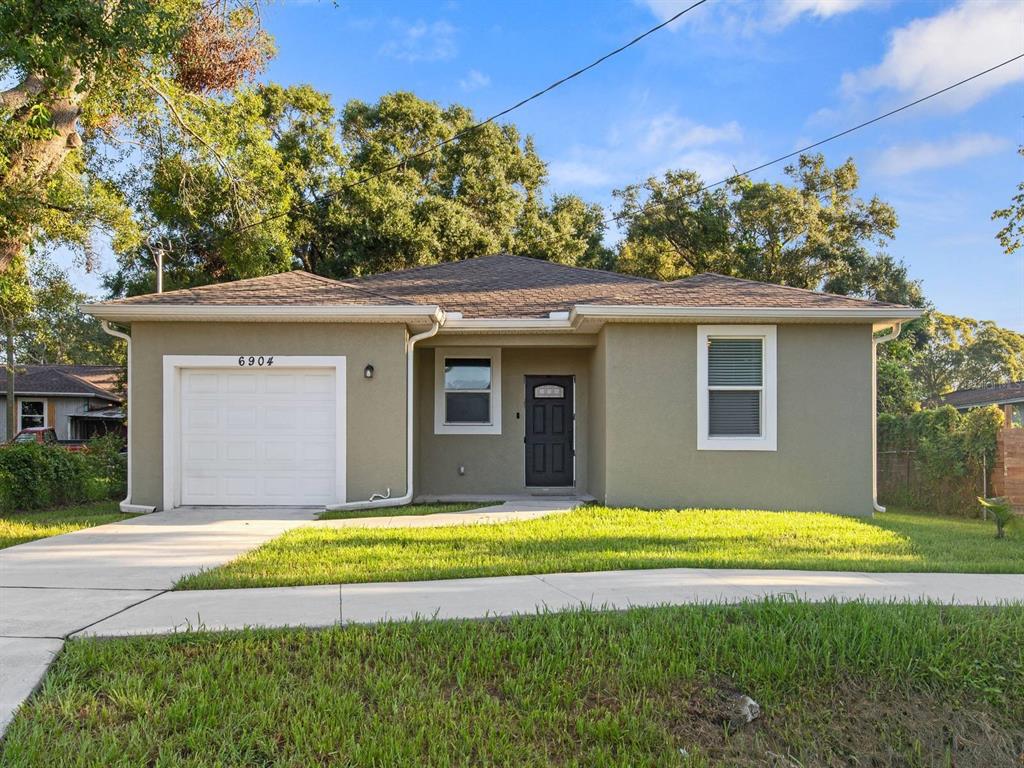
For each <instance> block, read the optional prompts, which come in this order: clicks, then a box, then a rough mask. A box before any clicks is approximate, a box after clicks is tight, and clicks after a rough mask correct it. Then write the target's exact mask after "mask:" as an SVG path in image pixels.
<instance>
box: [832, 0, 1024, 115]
mask: <svg viewBox="0 0 1024 768" xmlns="http://www.w3.org/2000/svg"><path fill="white" fill-rule="evenodd" d="M1021 30H1022V13H1021V5H1020V4H1019V3H1017V2H988V1H987V0H969V1H965V2H961V3H960V4H959V5H956V6H954V7H952V8H949V9H947V10H945V11H943V12H942V13H939V14H938V15H936V16H932V17H929V18H925V19H915V20H914V21H912V22H910V23H909V24H907V25H906V26H904V27H900V28H899V29H896V30H893V32H892V33H891V35H890V39H889V48H888V50H887V51H886V54H885V56H884V58H883V59H882V61H881V62H880V63H879V64H878V65H877V66H874V67H868V68H866V69H862V70H859V71H857V72H852V73H847V74H846V75H844V76H843V91H844V93H845V94H846V95H847V96H848V97H853V98H856V97H859V96H862V95H864V94H868V93H872V92H875V91H880V90H886V89H888V90H895V91H898V92H900V93H903V94H906V95H908V96H911V97H914V96H924V95H925V94H928V93H931V92H932V91H937V90H939V89H940V88H943V87H945V86H947V85H950V84H952V83H955V82H956V81H958V80H962V79H963V78H965V77H967V76H969V75H973V74H975V73H976V72H980V71H981V70H983V69H987V68H988V67H991V66H993V65H994V64H998V63H1000V62H1001V61H1004V60H1006V59H1009V58H1010V57H1011V56H1014V55H1016V54H1019V53H1021V52H1022V50H1024V35H1022V34H1021ZM1020 80H1024V61H1018V62H1015V63H1013V64H1010V65H1009V66H1006V67H1003V68H1002V69H999V70H996V71H995V72H992V73H990V74H988V75H985V76H984V77H981V78H979V79H977V80H975V81H973V82H971V83H969V84H967V85H964V86H961V87H959V88H957V89H956V90H955V91H952V92H950V93H949V94H948V95H944V96H941V97H939V99H941V100H942V104H943V105H945V107H946V108H947V109H951V110H954V111H955V110H962V109H966V108H967V107H970V106H972V105H973V104H976V103H977V102H979V101H981V100H982V99H984V98H985V97H987V96H988V95H990V94H991V93H994V92H995V91H997V90H998V89H1000V88H1002V87H1004V86H1006V85H1008V84H1010V83H1013V82H1018V81H1020Z"/></svg>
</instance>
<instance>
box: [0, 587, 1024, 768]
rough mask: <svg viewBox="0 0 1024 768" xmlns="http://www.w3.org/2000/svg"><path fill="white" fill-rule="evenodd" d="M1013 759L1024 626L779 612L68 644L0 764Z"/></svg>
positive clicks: (844, 612)
mask: <svg viewBox="0 0 1024 768" xmlns="http://www.w3.org/2000/svg"><path fill="white" fill-rule="evenodd" d="M737 694H744V695H749V696H751V697H753V698H754V699H755V700H756V701H757V702H758V703H759V704H760V706H761V717H760V718H759V719H757V720H755V721H754V722H753V723H751V724H749V725H743V726H742V727H741V726H739V725H733V726H731V725H729V724H728V722H729V720H730V715H731V708H732V704H731V700H732V697H733V696H735V695H737ZM1022 744H1024V608H1020V607H1014V608H1001V609H997V610H995V609H985V608H942V607H938V606H934V605H920V604H918V605H899V606H896V605H873V606H872V605H865V604H861V603H850V604H845V605H841V604H836V603H825V604H821V605H808V604H805V603H795V602H787V601H768V602H766V603H760V604H754V603H750V604H745V605H740V606H731V607H728V606H711V607H708V606H704V607H701V606H687V607H678V608H647V609H636V610H632V611H627V612H621V613H615V612H613V613H596V612H575V613H567V614H558V615H544V616H533V617H523V618H516V619H508V620H496V621H462V622H411V623H404V624H403V623H394V624H384V625H380V626H375V627H360V626H352V627H347V628H336V629H331V630H320V631H314V630H307V631H303V630H288V631H284V630H282V631H247V632H238V633H221V634H208V633H194V634H193V633H185V634H179V635H173V636H170V637H140V638H129V639H119V640H108V641H97V640H73V641H71V642H69V643H68V644H67V646H66V648H65V651H64V652H63V654H62V655H61V656H60V657H59V658H58V659H57V661H56V663H55V664H54V666H53V668H52V669H51V670H50V672H49V673H48V675H47V677H46V679H45V681H44V682H43V685H42V687H41V688H40V690H39V691H38V692H37V693H36V694H35V695H34V696H33V698H32V699H30V700H29V702H28V703H27V704H26V706H24V707H23V708H22V709H21V711H20V712H19V714H18V715H17V717H16V718H15V720H14V722H13V724H12V725H11V727H10V730H9V731H8V733H7V736H6V739H5V740H4V742H3V745H2V747H0V750H2V751H0V764H3V765H5V766H11V768H14V767H16V766H17V767H22V766H70V765H78V766H99V765H102V766H141V765H151V766H183V767H189V766H257V765H258V766H282V767H283V766H327V765H331V766H334V765H338V766H418V765H430V766H436V767H439V768H442V767H444V766H456V765H458V766H469V765H473V766H475V765H491V766H517V767H518V766H524V767H525V768H530V767H531V766H570V765H573V766H588V767H589V766H709V765H715V766H730V767H737V766H738V767H740V768H755V766H756V767H761V766H778V767H780V768H781V767H782V766H786V768H789V767H791V766H808V767H809V766H839V765H843V766H853V765H856V766H906V767H907V768H915V767H917V766H920V767H922V768H924V767H925V766H1011V765H1018V764H1019V756H1020V750H1021V745H1022ZM680 750H685V751H686V753H687V755H688V756H687V757H684V756H683V754H682V753H681V752H680ZM774 756H781V757H779V758H776V757H774Z"/></svg>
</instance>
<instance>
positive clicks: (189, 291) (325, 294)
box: [102, 270, 408, 306]
mask: <svg viewBox="0 0 1024 768" xmlns="http://www.w3.org/2000/svg"><path fill="white" fill-rule="evenodd" d="M102 303H103V304H107V305H126V304H129V305H130V304H146V305H165V304H182V305H196V304H207V305H214V306H230V305H235V306H259V305H265V304H287V305H296V306H326V305H341V304H358V305H380V304H407V303H408V302H405V301H400V300H396V299H394V298H391V297H388V296H381V295H380V294H378V293H375V292H373V291H371V290H367V289H363V288H356V287H354V286H352V285H350V284H349V283H345V282H341V281H338V280H331V279H330V278H329V277H320V276H319V275H314V274H312V273H310V272H303V271H301V270H296V271H294V272H281V273H280V274H277V275H268V276H266V277H252V278H249V279H247V280H234V281H232V282H230V283H215V284H213V285H201V286H199V287H198V288H183V289H182V290H180V291H168V292H167V293H147V294H145V295H142V296H131V297H129V298H127V299H115V300H113V301H106V302H102Z"/></svg>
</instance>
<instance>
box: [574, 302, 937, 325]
mask: <svg viewBox="0 0 1024 768" xmlns="http://www.w3.org/2000/svg"><path fill="white" fill-rule="evenodd" d="M922 311H923V310H920V309H914V308H913V307H898V308H897V307H891V308H890V307H863V308H861V307H829V308H814V309H802V308H799V309H798V308H790V307H664V306H643V305H611V304H609V305H604V304H577V305H576V307H575V308H574V309H573V316H574V317H580V318H583V317H588V318H594V319H597V320H617V319H622V320H628V319H643V318H651V319H679V320H689V319H693V320H705V319H722V320H742V319H751V320H754V319H778V320H858V321H865V322H866V321H869V320H871V321H875V320H891V321H895V320H912V319H914V318H915V317H920V315H921V313H922Z"/></svg>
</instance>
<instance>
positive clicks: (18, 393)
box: [0, 389, 121, 403]
mask: <svg viewBox="0 0 1024 768" xmlns="http://www.w3.org/2000/svg"><path fill="white" fill-rule="evenodd" d="M6 396H7V393H6V392H0V397H6ZM14 396H15V397H81V398H85V399H86V400H109V401H110V402H112V403H119V402H121V398H119V397H117V396H115V395H108V394H106V393H103V394H100V393H99V392H28V391H22V390H20V389H19V390H15V392H14Z"/></svg>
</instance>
